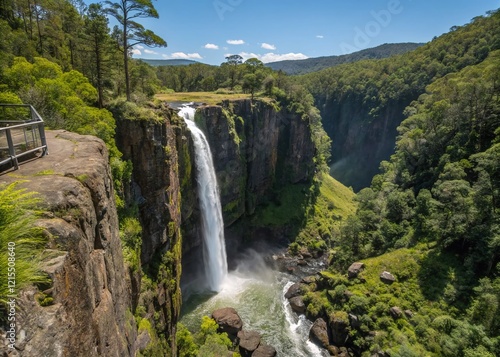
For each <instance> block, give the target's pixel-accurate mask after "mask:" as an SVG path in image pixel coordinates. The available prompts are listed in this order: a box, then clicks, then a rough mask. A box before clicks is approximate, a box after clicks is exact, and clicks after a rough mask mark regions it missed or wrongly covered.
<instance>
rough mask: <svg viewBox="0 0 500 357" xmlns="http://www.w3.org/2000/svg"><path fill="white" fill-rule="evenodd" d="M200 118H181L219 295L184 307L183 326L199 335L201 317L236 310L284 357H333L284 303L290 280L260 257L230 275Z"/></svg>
mask: <svg viewBox="0 0 500 357" xmlns="http://www.w3.org/2000/svg"><path fill="white" fill-rule="evenodd" d="M194 113H195V109H194V108H191V107H189V106H184V107H182V109H181V110H180V111H179V116H181V117H183V118H184V119H185V122H186V124H187V126H188V128H189V130H190V131H191V135H192V138H193V142H194V148H195V158H194V159H195V166H196V175H197V176H196V177H197V184H198V196H199V199H200V211H201V219H202V232H203V240H204V248H203V257H204V267H205V273H206V277H207V280H208V287H209V288H210V290H212V291H216V292H218V294H216V295H215V296H214V295H212V294H208V295H207V294H203V293H201V292H200V294H199V295H198V294H193V295H192V296H191V298H190V299H188V300H187V301H186V302H185V303H184V304H183V305H184V307H183V308H184V309H185V310H187V311H188V312H187V313H184V314H183V317H182V318H181V322H183V323H184V324H185V325H186V326H188V328H189V329H190V330H191V331H196V330H197V326H199V323H200V319H201V316H205V315H210V314H211V313H212V312H213V311H214V310H215V309H217V308H222V307H227V306H231V307H234V308H235V309H236V310H237V311H238V312H239V313H240V316H241V318H242V319H243V324H244V326H245V329H246V330H254V331H259V332H260V333H261V334H262V337H263V340H264V341H265V342H266V343H268V344H270V345H272V346H274V347H275V348H276V350H277V352H278V356H288V357H306V356H307V357H325V356H328V355H329V354H328V352H327V351H325V350H321V349H319V348H318V347H317V346H315V345H314V344H312V343H311V342H310V341H309V338H308V337H309V336H308V335H309V329H310V327H311V325H312V323H311V322H310V321H308V320H307V319H306V318H305V317H304V316H297V315H296V314H295V313H294V312H293V311H292V310H291V307H290V304H289V303H288V301H287V300H286V299H285V298H284V294H285V292H286V291H287V289H288V287H289V286H290V285H291V282H290V280H289V278H290V276H288V275H286V274H283V273H280V272H277V271H274V270H272V269H269V267H267V265H266V264H265V263H264V261H263V259H262V257H260V255H258V254H250V255H249V256H248V257H247V258H245V259H242V260H241V261H240V262H239V264H238V268H237V269H236V270H235V271H234V272H232V273H231V274H228V272H227V260H226V248H225V243H224V225H223V221H222V211H221V204H220V199H219V190H218V187H217V180H216V176H215V170H214V167H213V160H212V155H211V152H210V147H209V145H208V142H207V140H206V138H205V135H204V134H203V132H202V131H201V130H200V129H199V128H198V127H197V126H196V124H195V123H194Z"/></svg>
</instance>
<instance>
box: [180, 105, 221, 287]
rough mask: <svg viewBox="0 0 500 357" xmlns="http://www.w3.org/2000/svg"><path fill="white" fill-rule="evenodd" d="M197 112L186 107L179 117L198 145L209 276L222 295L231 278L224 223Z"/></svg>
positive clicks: (212, 167)
mask: <svg viewBox="0 0 500 357" xmlns="http://www.w3.org/2000/svg"><path fill="white" fill-rule="evenodd" d="M195 111H196V110H195V109H194V108H192V107H188V106H185V107H182V109H181V110H180V111H179V116H181V117H183V118H184V119H185V122H186V124H187V126H188V128H189V130H190V131H191V136H192V138H193V142H194V150H195V158H194V159H195V160H194V161H195V166H196V181H197V184H198V196H199V199H200V212H201V221H202V222H201V223H202V235H203V260H204V265H205V274H206V277H207V280H208V287H209V288H210V289H211V290H213V291H216V292H219V291H220V290H221V286H222V283H223V281H224V279H225V278H226V276H227V258H226V245H225V242H224V222H223V220H222V210H221V204H220V198H219V188H218V186H217V177H216V176H215V169H214V164H213V160H212V154H211V152H210V146H209V145H208V142H207V139H206V137H205V135H204V134H203V132H202V131H201V130H200V129H199V128H198V127H197V126H196V124H195V122H194V113H195Z"/></svg>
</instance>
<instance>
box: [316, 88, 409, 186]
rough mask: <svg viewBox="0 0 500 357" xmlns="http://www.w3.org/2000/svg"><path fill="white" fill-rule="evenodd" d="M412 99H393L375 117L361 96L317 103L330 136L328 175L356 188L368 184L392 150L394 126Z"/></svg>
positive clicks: (397, 124)
mask: <svg viewBox="0 0 500 357" xmlns="http://www.w3.org/2000/svg"><path fill="white" fill-rule="evenodd" d="M321 100H325V99H324V98H322V99H321ZM411 100H412V99H411V98H401V99H400V100H398V101H395V100H393V101H392V102H390V103H389V104H387V105H386V106H384V107H383V108H382V109H381V110H380V113H379V114H378V116H377V117H376V118H372V117H371V115H370V113H369V111H370V108H369V107H367V105H366V104H365V103H364V99H363V96H359V98H357V97H356V96H355V95H352V96H349V97H347V98H343V99H338V98H331V99H329V100H328V101H326V102H323V103H319V105H318V107H319V108H321V117H322V118H323V125H324V128H325V131H326V132H327V133H328V135H329V136H330V138H331V139H332V159H333V165H332V170H331V175H332V176H333V177H335V178H336V179H338V180H339V181H340V182H342V183H344V184H345V185H347V186H352V187H353V188H354V189H355V190H360V189H361V188H363V187H367V186H369V185H370V182H371V179H372V177H373V176H374V175H376V174H377V173H378V172H379V165H380V162H381V161H383V160H388V159H389V157H390V155H391V154H392V153H393V152H394V145H395V141H396V136H397V130H396V129H397V127H398V126H399V124H400V123H401V121H402V120H403V119H404V115H403V111H404V109H405V108H406V106H408V105H409V104H410V102H411Z"/></svg>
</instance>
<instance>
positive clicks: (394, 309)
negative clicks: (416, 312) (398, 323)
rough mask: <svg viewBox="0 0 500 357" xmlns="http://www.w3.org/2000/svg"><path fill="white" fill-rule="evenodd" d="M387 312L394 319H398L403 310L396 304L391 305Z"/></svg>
mask: <svg viewBox="0 0 500 357" xmlns="http://www.w3.org/2000/svg"><path fill="white" fill-rule="evenodd" d="M389 313H390V314H391V316H392V318H394V319H399V318H400V317H401V316H403V310H401V309H400V308H399V307H397V306H393V307H391V308H390V309H389Z"/></svg>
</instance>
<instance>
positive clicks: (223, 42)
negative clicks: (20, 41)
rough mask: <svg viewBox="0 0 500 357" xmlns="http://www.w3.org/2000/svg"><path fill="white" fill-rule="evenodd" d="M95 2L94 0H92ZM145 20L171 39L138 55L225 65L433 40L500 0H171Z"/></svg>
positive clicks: (158, 4) (159, 4) (499, 5)
mask: <svg viewBox="0 0 500 357" xmlns="http://www.w3.org/2000/svg"><path fill="white" fill-rule="evenodd" d="M85 2H86V3H91V2H92V1H85ZM153 4H154V6H155V7H156V9H157V10H158V12H159V15H160V17H159V19H142V20H140V21H141V23H142V24H143V25H144V26H145V27H146V28H149V29H151V30H153V31H154V32H155V33H156V34H158V35H159V36H161V37H162V38H163V39H165V40H166V41H167V43H168V47H166V48H147V47H138V48H136V50H135V54H134V57H135V58H153V59H171V58H186V59H192V60H196V61H199V62H203V63H208V64H215V65H218V64H220V63H222V62H224V61H225V57H226V56H227V55H229V54H240V55H242V56H243V57H244V58H245V59H247V58H250V57H258V58H259V59H261V60H262V61H263V62H273V61H278V60H283V59H303V58H308V57H319V56H330V55H341V54H345V53H349V52H354V51H357V50H361V49H364V48H369V47H375V46H378V45H381V44H383V43H395V42H428V41H430V40H432V38H433V37H434V36H439V35H441V34H443V33H445V32H448V30H449V29H450V27H452V26H455V25H457V26H460V25H464V24H466V23H468V22H469V21H470V20H471V19H472V18H474V17H476V16H479V15H484V14H485V13H486V11H488V10H494V9H497V8H500V0H354V1H348V0H309V1H304V0H165V1H162V0H160V1H153Z"/></svg>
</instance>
